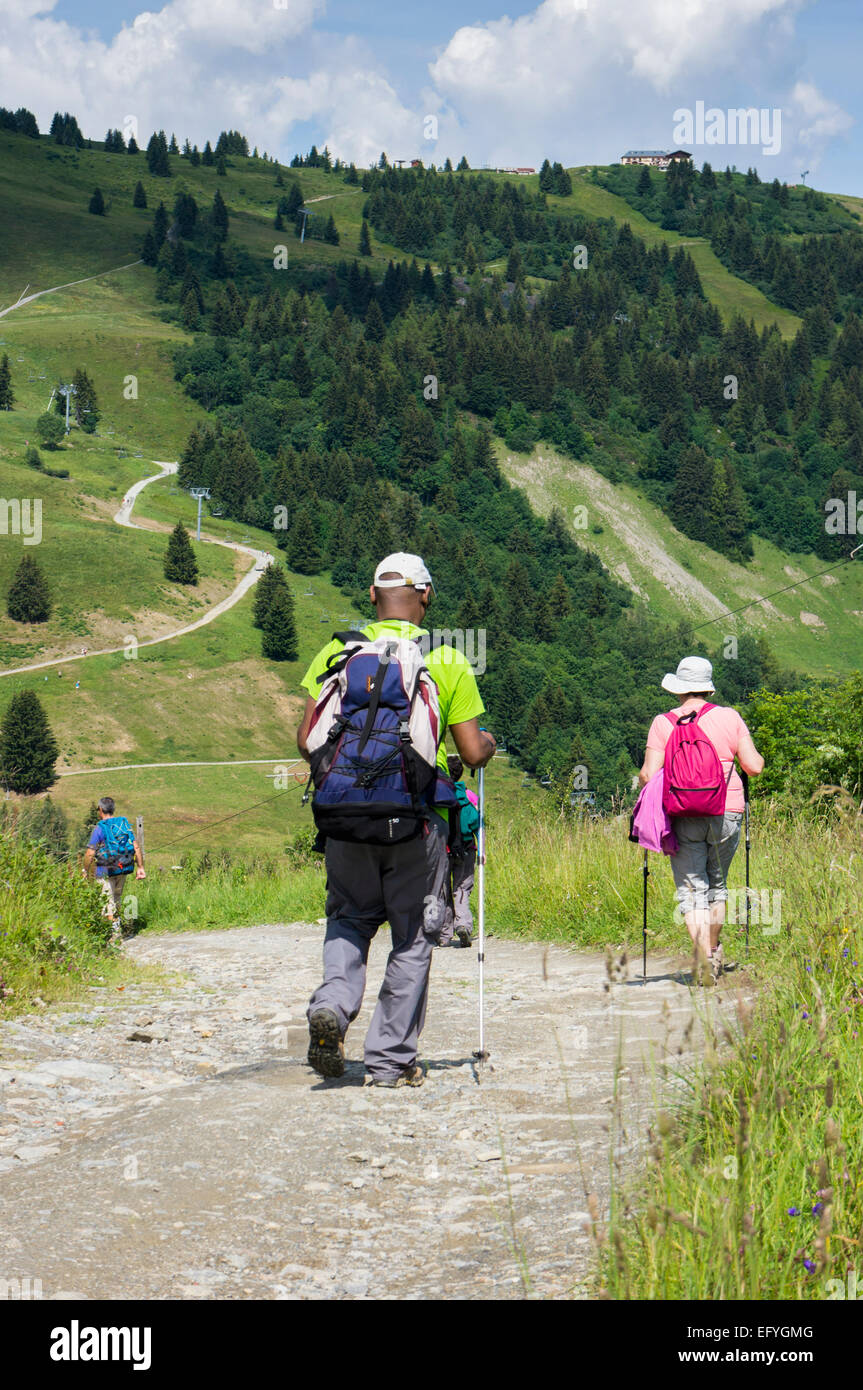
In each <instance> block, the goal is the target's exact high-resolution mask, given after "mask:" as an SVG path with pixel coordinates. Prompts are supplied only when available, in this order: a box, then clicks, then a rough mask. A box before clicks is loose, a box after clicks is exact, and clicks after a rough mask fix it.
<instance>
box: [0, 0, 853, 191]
mask: <svg viewBox="0 0 863 1390" xmlns="http://www.w3.org/2000/svg"><path fill="white" fill-rule="evenodd" d="M805 2H806V0H543V3H541V4H539V5H538V7H537V8H536V9H535V10H533V11H532V12H531V13H529V14H527V15H523V16H521V17H520V18H517V19H509V18H506V17H503V18H501V19H496V20H492V21H489V22H487V23H482V24H472V25H466V26H463V27H462V28H460V29H458V30H457V31H456V32H455V33H454V34H453V35H452V37H451V39H450V40H449V42H448V43H447V44H446V45H445V46H444V47H443V49H442V50H441V51H440V52H439V54H438V56H437V57H436V58H435V59H434V60H433V61H432V62H431V63H430V65H429V69H428V71H429V74H430V77H431V85H430V86H429V87H428V88H425V89H423V88H420V89H419V90H417V91H416V92H415V93H412V94H410V95H407V96H406V95H403V94H401V92H400V90H399V89H398V85H397V84H398V82H399V80H401V81H404V74H403V73H400V72H393V73H392V74H391V73H388V72H387V71H386V68H385V65H384V57H383V55H385V53H386V48H385V47H384V49H383V50H382V51H381V50H380V49H373V48H372V47H371V45H370V43H366V42H364V41H362V40H360V39H358V38H351V37H348V36H339V35H338V34H333V33H329V32H324V31H323V30H322V29H321V27H320V25H321V22H322V20H323V18H324V16H325V0H278V3H274V0H169V3H167V4H165V5H164V6H163V7H162V8H161V9H158V10H155V9H154V10H151V11H150V10H147V11H142V12H141V13H140V14H139V15H137V16H136V18H135V19H134V20H133V21H132V22H131V23H129V24H126V25H124V26H123V27H122V28H120V29H119V30H118V32H117V33H116V34H115V35H114V36H113V38H112V39H110V41H108V42H105V41H103V40H101V39H99V38H98V37H95V36H93V35H92V34H88V33H85V32H84V31H82V30H81V29H76V28H75V27H73V26H71V25H69V24H67V23H65V22H62V21H60V20H58V19H56V18H55V16H54V14H53V6H54V0H0V16H2V19H0V71H2V72H3V75H4V76H3V90H2V96H0V99H2V101H3V103H4V104H5V105H7V106H9V105H11V106H13V107H14V106H18V105H24V106H27V107H29V108H30V109H32V110H35V112H36V114H37V117H38V118H39V121H40V124H41V125H42V126H43V128H44V127H45V126H46V125H47V123H48V121H49V120H50V118H51V115H52V113H53V112H54V110H56V109H58V108H59V109H60V110H69V111H73V112H74V113H75V114H76V115H77V116H78V119H79V121H80V123H81V126H82V128H83V129H84V131H85V133H86V134H88V135H91V136H92V137H94V138H96V139H100V138H101V137H102V135H103V133H104V131H105V130H106V129H107V127H108V126H122V125H123V124H124V122H125V120H126V117H127V116H129V115H133V116H135V117H136V119H137V122H138V130H139V132H140V135H141V138H142V139H143V140H146V139H147V138H148V136H149V133H150V131H151V130H153V129H158V128H160V127H164V128H165V129H166V130H168V131H169V132H170V131H171V130H174V131H175V132H176V133H177V135H178V137H179V138H180V139H183V138H184V137H186V136H188V137H189V138H190V139H191V140H193V141H196V142H197V143H198V144H203V142H204V140H206V139H208V138H209V139H213V138H214V137H215V135H216V134H217V133H218V131H219V130H220V129H223V128H227V127H235V128H239V129H241V130H243V131H244V132H245V134H246V135H247V136H248V138H249V140H250V141H251V143H252V144H253V145H255V144H257V145H258V146H259V147H260V148H262V149H266V150H268V151H269V152H270V153H272V154H276V153H278V154H280V155H282V156H283V157H284V156H286V155H287V156H289V155H290V154H291V153H293V150H294V149H296V148H297V145H298V143H302V144H304V145H305V144H308V143H311V138H315V136H312V137H311V138H310V137H309V136H308V134H306V133H305V132H304V133H303V135H302V137H300V135H299V134H297V135H296V136H294V134H293V132H294V131H295V130H296V128H297V127H298V126H299V125H301V124H307V125H310V126H311V127H312V128H313V130H314V131H316V132H318V135H317V138H316V143H317V144H318V145H319V146H320V145H323V144H324V143H325V142H326V143H328V144H329V146H330V149H331V150H332V151H333V153H334V154H338V155H340V156H341V157H342V158H345V159H353V160H355V161H356V162H357V163H358V164H361V165H364V164H367V163H369V162H371V161H372V160H376V159H377V156H378V154H379V153H380V151H381V149H385V150H387V152H388V153H389V154H390V155H391V157H404V158H410V157H413V156H417V155H418V156H420V157H421V158H423V159H424V160H425V162H426V163H428V162H429V161H430V160H432V159H434V160H436V161H438V162H440V161H442V159H443V158H444V156H445V155H447V154H449V155H451V156H452V157H453V158H457V157H458V156H459V155H460V154H462V153H466V154H467V155H468V158H469V159H470V161H471V163H472V164H478V163H481V162H483V161H484V160H486V161H488V162H490V163H507V164H509V163H513V164H536V163H537V162H538V160H539V159H541V158H542V157H543V156H544V155H546V154H547V155H549V156H550V157H551V158H556V159H561V160H563V161H564V162H565V163H569V164H573V163H577V164H581V163H589V162H594V163H599V162H606V161H608V160H613V159H616V158H618V156H619V155H620V153H621V151H622V150H623V149H625V148H627V147H629V146H631V145H633V144H636V145H657V146H659V145H664V144H668V143H670V142H671V141H672V139H673V128H674V119H673V113H674V111H675V110H676V109H677V108H680V107H686V108H690V109H691V108H692V107H693V106H694V104H695V102H696V101H697V100H703V101H704V102H705V104H706V105H707V106H719V107H731V106H734V107H736V106H740V105H750V104H755V105H757V106H761V107H775V106H779V107H782V136H783V147H782V156H781V158H780V159H777V161H776V164H777V166H778V165H780V164H781V165H782V166H783V167H781V168H779V167H777V168H775V169H774V168H772V167H771V170H770V172H771V175H772V174H773V173H774V172H775V173H778V174H779V176H780V177H789V176H791V173H792V172H793V174H794V177H796V174H797V167H796V166H797V160H798V159H799V158H805V159H806V160H808V162H809V163H810V166H811V167H815V164H816V163H817V160H818V157H819V154H820V152H821V151H822V150H823V149H824V148H825V147H826V145H827V144H828V143H829V141H830V140H833V139H836V138H837V137H839V136H841V135H842V134H843V132H844V131H846V130H847V129H848V127H849V125H850V124H851V120H850V117H848V116H847V114H846V113H845V112H844V111H843V110H842V109H841V107H840V106H839V105H838V104H837V103H835V102H833V101H831V100H830V99H829V98H827V97H825V96H823V95H822V94H821V93H820V92H818V90H817V88H816V87H815V86H814V85H813V84H812V83H811V82H810V81H809V80H808V79H804V77H803V75H802V73H801V70H800V65H799V62H797V61H796V60H797V58H798V57H799V55H797V53H796V48H795V44H796V40H795V37H794V19H795V14H796V11H797V10H798V9H799V8H800V5H801V4H803V3H805ZM501 3H503V0H501ZM282 5H283V8H280V6H282ZM419 24H420V21H419V20H418V27H419ZM795 84H796V85H795ZM783 98H784V100H783ZM426 114H435V115H436V116H437V117H438V121H439V139H438V141H437V143H436V144H435V143H433V142H431V141H429V140H427V139H425V138H424V130H423V118H424V116H425V115H426ZM704 153H705V154H708V155H709V153H710V152H709V151H705V152H704ZM713 153H714V156H716V155H718V153H719V152H718V151H715V150H714V152H713ZM696 157H698V151H696ZM714 162H720V160H719V159H718V158H716V157H715V158H714ZM721 162H724V156H723V158H722V161H721ZM729 162H734V154H733V152H731V153H730V156H729ZM737 162H738V163H741V162H742V163H748V162H749V160H748V158H744V159H743V160H742V161H741V160H739V159H738V160H737ZM786 163H787V168H786V167H785V165H786Z"/></svg>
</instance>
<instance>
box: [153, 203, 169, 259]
mask: <svg viewBox="0 0 863 1390" xmlns="http://www.w3.org/2000/svg"><path fill="white" fill-rule="evenodd" d="M167 235H168V213H167V210H166V208H165V204H164V203H160V204H159V206H158V207H157V208H156V211H155V212H154V213H153V241H154V243H155V247H156V252H157V253H158V252H159V251H161V249H162V247H163V245H164V244H165V238H166V236H167Z"/></svg>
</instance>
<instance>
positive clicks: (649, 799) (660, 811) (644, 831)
mask: <svg viewBox="0 0 863 1390" xmlns="http://www.w3.org/2000/svg"><path fill="white" fill-rule="evenodd" d="M662 779H663V769H662V768H660V769H659V771H658V772H654V774H653V776H652V777H651V779H650V781H649V782H648V783H647V785H646V786H645V787H642V789H641V791H640V792H639V794H638V800H637V801H636V803H635V807H634V809H633V812H632V821H631V825H630V831H629V838H630V840H637V841H638V843H639V844H640V845H641V846H642V847H643V848H644V849H652V850H655V851H656V853H657V854H676V853H677V851H678V848H679V846H678V843H677V836H676V835H675V833H674V831H673V829H672V826H671V817H670V816H669V815H668V812H667V811H666V810H665V808H664V806H663V805H662Z"/></svg>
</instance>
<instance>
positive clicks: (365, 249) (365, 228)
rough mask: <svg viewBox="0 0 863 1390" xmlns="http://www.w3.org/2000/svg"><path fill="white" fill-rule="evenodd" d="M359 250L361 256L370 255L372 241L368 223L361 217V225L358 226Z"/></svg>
mask: <svg viewBox="0 0 863 1390" xmlns="http://www.w3.org/2000/svg"><path fill="white" fill-rule="evenodd" d="M359 251H360V255H361V256H370V255H371V254H372V243H371V239H370V237H369V224H368V222H367V221H366V219H365V218H363V225H362V227H361V228H360V247H359Z"/></svg>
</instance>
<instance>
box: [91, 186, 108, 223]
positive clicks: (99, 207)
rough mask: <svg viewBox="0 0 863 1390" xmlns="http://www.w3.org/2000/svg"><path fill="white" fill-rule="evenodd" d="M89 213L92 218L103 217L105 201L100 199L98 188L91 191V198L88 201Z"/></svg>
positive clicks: (100, 191) (100, 193)
mask: <svg viewBox="0 0 863 1390" xmlns="http://www.w3.org/2000/svg"><path fill="white" fill-rule="evenodd" d="M90 211H91V212H92V214H93V216H94V217H104V216H105V199H104V198H103V197H102V190H101V189H100V188H94V189H93V196H92V198H91V199H90Z"/></svg>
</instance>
